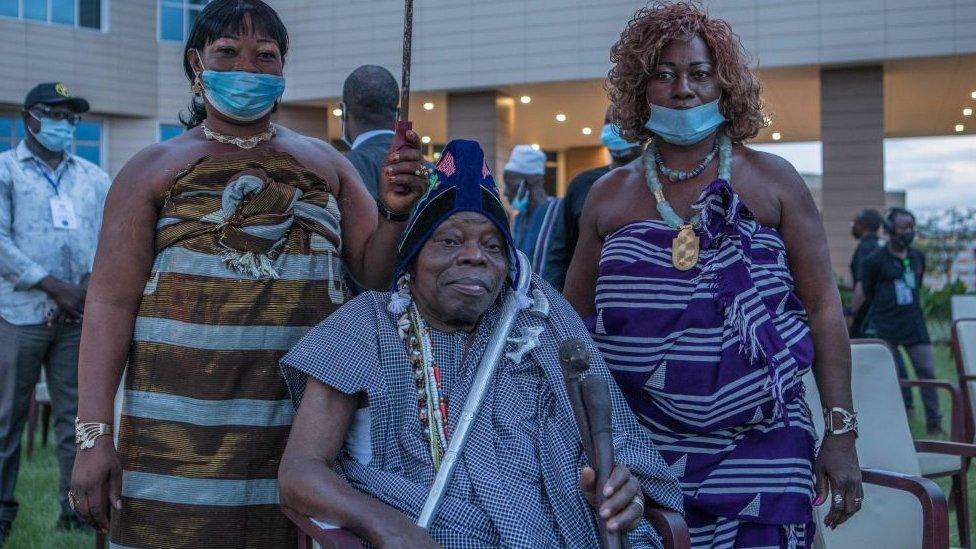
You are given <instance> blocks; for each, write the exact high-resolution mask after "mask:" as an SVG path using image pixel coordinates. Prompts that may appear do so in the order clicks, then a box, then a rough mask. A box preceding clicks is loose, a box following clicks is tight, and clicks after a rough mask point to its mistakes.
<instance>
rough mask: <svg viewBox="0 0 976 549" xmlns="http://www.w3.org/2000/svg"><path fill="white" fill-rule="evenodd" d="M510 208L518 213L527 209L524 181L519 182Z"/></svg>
mask: <svg viewBox="0 0 976 549" xmlns="http://www.w3.org/2000/svg"><path fill="white" fill-rule="evenodd" d="M512 208H514V209H515V211H517V212H518V213H519V215H522V214H524V213H525V212H527V211H529V191H528V189H526V188H525V181H522V182H521V183H519V188H518V191H516V192H515V198H514V199H513V200H512Z"/></svg>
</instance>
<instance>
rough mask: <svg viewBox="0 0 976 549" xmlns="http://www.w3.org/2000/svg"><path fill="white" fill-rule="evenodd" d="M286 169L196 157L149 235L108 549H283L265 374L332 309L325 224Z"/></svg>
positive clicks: (301, 175) (288, 160)
mask: <svg viewBox="0 0 976 549" xmlns="http://www.w3.org/2000/svg"><path fill="white" fill-rule="evenodd" d="M330 191H331V189H330V188H329V186H328V184H327V183H325V182H324V181H323V180H322V179H320V178H319V177H318V176H316V175H315V174H313V173H311V172H310V171H308V170H306V169H304V168H303V167H302V166H301V165H300V164H299V163H298V162H297V161H296V160H295V159H294V158H292V157H291V156H290V155H288V154H285V153H278V152H271V151H262V152H256V151H241V152H238V153H233V154H230V155H222V156H219V157H205V158H203V159H201V160H199V161H198V162H196V163H195V164H194V165H192V166H190V167H189V168H187V169H186V170H184V171H183V172H182V173H181V174H179V175H178V176H177V178H176V180H175V182H174V184H173V186H172V188H171V190H170V192H169V195H168V196H167V199H166V202H165V205H164V207H163V208H162V211H161V212H160V217H159V220H158V222H157V231H156V259H155V262H154V264H153V268H152V273H151V278H150V280H149V281H148V283H147V284H146V288H145V291H144V295H143V299H142V304H141V306H140V308H139V314H138V318H137V320H136V325H135V330H134V333H133V341H132V348H131V352H130V356H129V364H128V374H127V380H126V387H125V408H124V411H123V416H122V424H121V439H120V452H121V456H122V468H123V487H122V497H123V506H122V510H121V511H119V512H117V513H116V514H115V516H113V517H112V518H113V520H112V533H111V538H112V540H111V546H112V547H115V548H128V547H139V548H155V547H208V548H219V547H228V548H229V547H234V548H238V547H290V546H293V545H294V544H295V541H296V537H295V534H294V531H293V530H292V528H291V527H290V526H289V524H288V521H287V520H286V519H285V517H284V516H283V515H282V514H281V512H280V511H279V509H278V492H277V481H276V478H277V474H278V464H279V461H280V457H281V453H282V451H283V450H284V447H285V442H286V441H287V437H288V432H289V429H290V425H291V422H292V417H293V414H294V412H293V408H292V404H291V401H290V400H289V398H288V391H287V389H286V388H285V385H284V383H283V382H282V379H281V377H280V374H279V370H278V359H279V358H280V357H281V356H282V355H283V354H284V353H285V352H286V351H287V350H288V349H290V348H291V347H292V345H293V344H294V343H295V342H297V341H298V340H299V339H300V338H301V337H302V336H303V335H304V334H305V332H306V331H308V329H309V328H311V327H313V326H315V325H316V324H318V323H319V322H320V321H321V320H322V319H323V318H325V317H326V316H327V315H328V314H330V313H331V312H332V311H334V310H335V309H336V308H337V307H338V306H339V305H341V304H342V303H343V302H344V301H345V299H346V296H347V290H346V287H345V286H344V285H343V283H342V275H343V268H342V261H341V247H342V242H341V238H340V229H339V226H340V224H339V221H340V215H339V208H338V204H337V202H336V199H335V197H333V195H332V194H331V192H330Z"/></svg>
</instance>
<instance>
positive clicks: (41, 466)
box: [5, 428, 95, 549]
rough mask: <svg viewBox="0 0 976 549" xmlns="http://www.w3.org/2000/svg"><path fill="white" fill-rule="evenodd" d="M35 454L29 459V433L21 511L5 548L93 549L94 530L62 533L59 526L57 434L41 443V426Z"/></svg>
mask: <svg viewBox="0 0 976 549" xmlns="http://www.w3.org/2000/svg"><path fill="white" fill-rule="evenodd" d="M37 431H38V434H37V437H36V442H35V444H34V455H33V456H32V457H31V458H29V459H28V457H27V444H26V435H25V437H24V444H22V445H21V456H20V477H19V478H18V479H17V493H16V497H17V501H19V502H20V511H19V512H18V513H17V520H16V521H15V522H14V527H13V531H12V532H11V536H10V539H8V540H7V545H6V547H5V549H49V548H56V549H82V548H84V549H92V548H93V547H94V546H95V534H94V533H80V532H61V531H58V530H57V529H56V528H55V523H56V522H57V520H58V515H59V514H60V512H61V506H60V505H59V504H58V460H57V458H56V457H55V455H54V442H53V439H54V437H53V433H52V434H51V441H49V442H48V444H47V446H46V447H43V448H42V447H41V446H40V442H41V440H40V438H41V435H40V429H39V428H38V430H37Z"/></svg>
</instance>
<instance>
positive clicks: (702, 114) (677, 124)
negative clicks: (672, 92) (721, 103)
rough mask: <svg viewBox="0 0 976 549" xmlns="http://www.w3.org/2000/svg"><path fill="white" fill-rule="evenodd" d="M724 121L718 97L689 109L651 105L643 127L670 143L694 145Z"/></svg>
mask: <svg viewBox="0 0 976 549" xmlns="http://www.w3.org/2000/svg"><path fill="white" fill-rule="evenodd" d="M723 122H725V117H724V116H722V113H721V112H720V111H719V108H718V99H716V100H715V101H712V102H711V103H705V104H704V105H698V106H697V107H692V108H690V109H669V108H667V107H661V106H659V105H654V104H652V105H651V116H650V117H649V118H648V119H647V122H646V123H645V124H644V127H645V128H647V129H648V130H650V131H652V132H654V133H655V134H656V135H657V136H658V137H660V138H661V139H663V140H665V141H666V142H668V143H671V144H672V145H694V144H695V143H699V142H701V141H702V140H704V139H705V138H706V137H708V136H709V135H711V134H712V133H713V132H715V130H716V129H717V128H718V127H719V126H720V125H722V123H723Z"/></svg>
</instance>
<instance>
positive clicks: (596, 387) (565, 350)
mask: <svg viewBox="0 0 976 549" xmlns="http://www.w3.org/2000/svg"><path fill="white" fill-rule="evenodd" d="M559 362H560V365H561V366H562V370H563V380H564V381H565V383H566V394H567V396H568V397H569V404H570V406H571V407H572V408H573V415H574V416H575V417H576V428H577V429H579V433H580V439H582V441H583V451H584V452H585V453H586V459H587V461H589V462H590V467H592V468H593V471H594V472H595V473H596V487H595V489H596V492H595V493H596V499H597V505H603V502H604V501H605V499H606V498H605V497H604V495H603V488H604V486H605V485H606V483H607V480H609V478H610V472H611V471H612V470H613V464H614V458H613V427H612V422H611V406H610V389H609V387H607V381H606V380H605V379H603V378H602V377H599V376H587V375H586V374H587V371H588V370H589V369H590V354H589V353H588V352H587V351H586V346H585V345H584V344H583V341H582V340H580V339H577V338H572V339H567V340H566V341H563V342H562V343H561V344H560V345H559ZM597 524H598V525H599V526H600V547H602V548H603V549H621V548H626V547H627V546H628V544H627V539H626V538H625V537H624V536H623V535H621V534H620V533H619V532H610V531H609V530H607V524H606V521H605V520H604V519H603V518H602V517H599V515H598V516H597Z"/></svg>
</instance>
